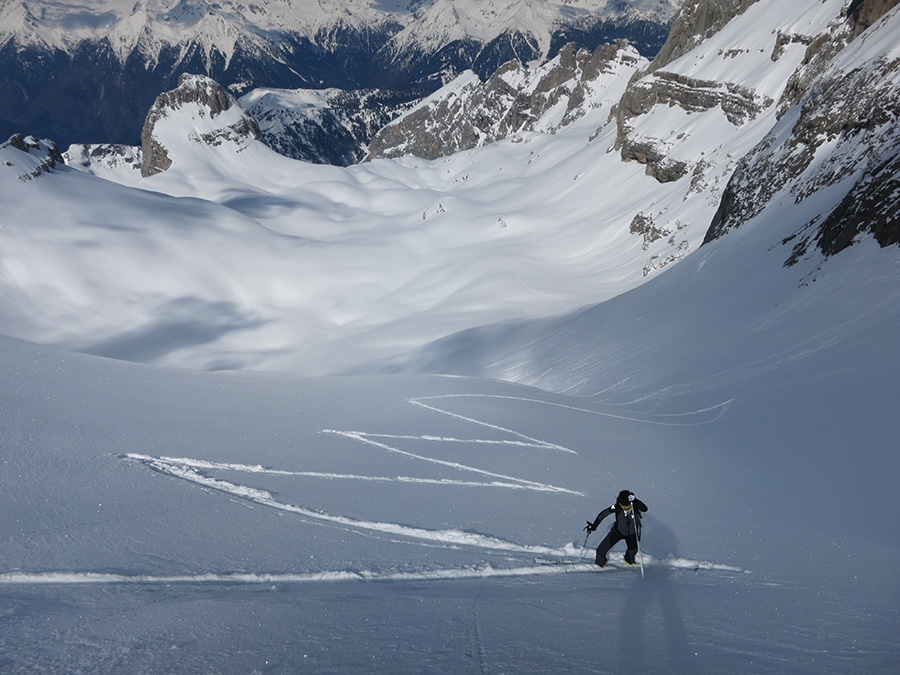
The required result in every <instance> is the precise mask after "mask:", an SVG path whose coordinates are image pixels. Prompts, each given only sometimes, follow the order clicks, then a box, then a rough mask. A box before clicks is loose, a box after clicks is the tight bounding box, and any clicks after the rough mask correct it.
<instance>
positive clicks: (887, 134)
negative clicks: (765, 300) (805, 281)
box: [707, 8, 900, 264]
mask: <svg viewBox="0 0 900 675" xmlns="http://www.w3.org/2000/svg"><path fill="white" fill-rule="evenodd" d="M851 31H852V26H851V25H850V23H849V22H846V21H842V22H841V24H840V25H839V26H837V27H836V30H835V31H834V34H835V38H836V39H837V40H840V39H841V38H845V37H846V35H847V34H849V33H851ZM898 33H900V8H895V9H894V10H893V11H891V12H889V13H888V14H887V15H885V16H884V17H883V18H882V19H881V20H880V21H879V22H878V23H877V24H876V25H874V26H872V27H871V28H869V30H868V31H867V32H864V33H862V34H861V35H860V36H859V37H856V38H855V39H854V40H853V41H852V42H850V43H849V44H848V45H847V46H846V47H843V49H842V50H841V51H839V53H838V54H837V55H836V56H834V57H833V59H832V60H831V63H830V67H828V68H826V69H825V70H824V72H822V73H821V75H820V76H819V77H818V78H817V80H816V81H815V83H814V84H812V86H811V88H810V90H809V91H808V92H807V93H806V95H805V96H803V98H801V100H800V101H799V103H797V104H796V105H794V106H793V107H792V108H790V109H789V110H787V111H786V112H785V114H784V116H783V118H782V119H781V120H780V121H779V123H778V124H777V125H776V126H775V127H774V128H773V129H772V131H771V132H770V133H769V134H767V136H766V137H765V138H764V139H763V140H762V142H761V143H760V144H759V145H758V146H757V147H755V148H754V149H753V151H752V152H750V153H749V154H748V155H747V156H746V157H745V158H744V159H743V160H742V161H741V164H740V166H739V167H738V170H737V171H736V172H735V175H734V176H733V178H732V180H731V182H730V183H729V185H728V189H727V190H726V192H725V195H724V198H723V201H722V205H721V206H720V208H719V210H718V212H717V214H716V218H715V220H714V222H713V225H712V227H711V228H710V231H709V234H708V235H707V239H708V240H712V239H714V238H716V237H720V236H722V235H724V234H725V233H726V232H728V231H729V230H731V229H734V228H736V227H740V226H743V225H744V224H745V223H747V222H748V221H751V220H753V219H754V218H755V217H756V216H758V215H759V214H760V213H762V212H763V211H764V210H766V209H770V208H775V207H777V206H779V205H781V204H790V203H793V204H794V205H796V206H795V207H794V208H793V210H794V211H795V212H796V213H797V214H798V216H797V217H798V218H800V219H801V220H800V221H799V222H797V223H796V225H797V229H796V230H795V231H794V232H793V233H792V234H791V235H790V240H791V241H792V242H793V244H794V249H793V252H792V254H791V256H790V258H789V262H790V263H792V264H793V263H796V262H797V260H798V259H799V258H800V257H802V256H805V255H807V254H808V252H809V249H810V247H811V246H813V245H815V246H817V247H818V248H820V249H821V250H822V251H823V252H824V253H826V254H834V253H838V252H840V251H841V250H843V249H844V248H846V247H847V246H850V245H852V243H853V242H854V241H855V240H856V238H857V237H858V236H859V235H860V234H861V233H863V232H872V233H874V234H875V236H876V238H877V239H878V241H879V243H881V245H883V246H888V245H891V244H895V243H897V242H898V241H900V230H898V226H897V222H896V215H897V208H898V204H897V200H896V194H897V189H898V184H897V178H896V168H897V166H898V165H900V130H898V125H897V110H898V109H900V82H898V78H897V71H898V68H900V48H898V46H897V43H896V41H895V39H894V38H895V36H896V35H897V34H898ZM841 44H843V43H841ZM847 92H853V95H852V96H847ZM825 195H827V197H825ZM823 199H824V200H826V201H823ZM807 200H812V201H814V202H816V203H817V206H816V207H815V209H814V211H813V212H812V214H810V213H809V212H808V211H806V210H804V203H805V202H806V201H807Z"/></svg>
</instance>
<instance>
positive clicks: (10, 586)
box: [0, 2, 900, 675]
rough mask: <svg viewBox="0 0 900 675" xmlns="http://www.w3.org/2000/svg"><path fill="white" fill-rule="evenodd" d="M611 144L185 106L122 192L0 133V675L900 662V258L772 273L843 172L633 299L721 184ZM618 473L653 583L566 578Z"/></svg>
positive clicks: (732, 668) (867, 668) (703, 217)
mask: <svg viewBox="0 0 900 675" xmlns="http://www.w3.org/2000/svg"><path fill="white" fill-rule="evenodd" d="M813 4H815V8H816V9H818V8H819V6H820V3H818V2H815V3H809V7H812V6H813ZM748 12H749V10H748ZM774 16H776V18H778V20H779V21H782V19H784V18H785V17H784V16H782V15H774ZM817 16H818V15H817ZM745 25H746V24H745ZM884 25H888V24H884ZM760 30H762V29H760ZM765 30H768V27H767V28H766V29H765ZM763 32H765V31H763ZM869 35H870V36H871V35H877V33H870V34H869ZM876 42H877V41H876V40H872V39H871V37H870V38H869V40H868V42H867V43H866V44H867V45H868V46H869V47H871V48H872V49H874V44H875V43H876ZM890 44H891V43H889V42H885V43H882V45H883V48H891V47H890ZM893 44H896V43H893ZM885 45H886V46H885ZM695 56H696V55H695ZM796 56H797V55H796V54H794V55H793V57H796ZM793 57H792V58H793ZM686 58H688V61H690V59H691V58H692V57H691V55H690V54H689V55H687V57H686ZM783 58H784V57H783ZM850 58H851V57H850V56H849V55H848V56H847V59H848V61H847V62H848V63H855V62H853V61H850V60H849V59H850ZM691 62H692V61H691ZM770 62H771V61H770ZM675 63H676V64H678V63H679V62H675ZM680 63H681V65H684V63H687V61H681V62H680ZM771 63H774V64H775V65H774V66H773V67H775V68H781V67H782V65H781V64H779V63H777V62H771ZM679 67H680V66H679ZM753 72H754V73H755V76H756V75H758V73H756V71H755V70H754V71H753ZM757 81H760V80H759V78H757ZM662 112H664V108H661V109H660V110H653V111H652V112H651V113H650V114H651V115H653V118H652V121H653V124H657V123H658V122H659V120H660V115H661V113H662ZM671 112H672V114H673V118H672V119H673V120H679V119H680V120H682V121H683V120H689V121H694V120H701V119H708V117H701V116H700V115H701V113H695V115H696V116H689V115H686V114H685V113H684V111H683V109H681V108H679V107H678V106H673V107H672V109H671ZM708 112H709V111H708ZM761 114H762V115H770V114H771V115H772V116H773V117H774V113H773V112H772V111H769V110H768V109H767V110H766V111H763V113H761ZM702 115H704V116H706V115H707V113H702ZM710 115H713V116H715V115H721V113H720V112H718V111H717V110H716V109H713V110H712V112H711V113H710ZM722 117H724V115H722ZM785 119H786V120H789V119H790V118H785ZM229 120H231V117H228V118H227V119H226V120H224V121H229ZM635 120H636V121H635V129H637V127H638V125H639V123H641V122H643V121H645V120H642V119H640V118H635ZM220 121H221V120H220ZM719 122H720V123H721V126H720V127H713V128H716V129H728V128H729V127H728V126H726V125H728V124H731V123H730V122H728V121H727V120H726V121H722V120H721V119H720V120H719ZM166 124H170V126H169V127H168V128H166ZM698 124H699V122H698ZM596 125H597V121H596V120H590V119H585V120H584V121H581V120H580V121H578V122H575V123H574V124H572V125H570V127H567V130H566V131H565V132H560V133H559V134H557V135H556V136H555V137H553V138H552V139H548V138H545V137H542V136H539V135H529V136H523V137H522V138H521V142H518V143H515V142H508V143H501V144H498V145H496V146H492V147H488V148H483V149H480V150H478V151H473V152H471V153H466V154H463V155H457V156H454V157H451V158H448V159H446V160H441V161H436V162H421V161H418V160H412V159H407V160H402V161H379V162H373V163H371V164H369V165H366V166H364V167H357V168H354V169H352V170H345V169H338V168H335V167H311V166H307V165H301V164H298V163H296V162H291V161H289V160H287V159H285V158H281V157H279V156H277V155H275V154H274V153H271V152H269V151H267V150H266V149H265V148H264V147H263V146H261V145H260V144H258V143H256V142H253V141H250V140H247V139H246V138H243V139H241V138H223V139H222V140H221V142H220V143H219V144H218V145H215V146H210V145H208V144H207V145H203V144H200V143H198V142H197V141H196V140H195V139H196V138H200V137H201V136H202V135H203V134H209V133H212V132H215V131H217V129H218V126H219V125H218V123H217V122H216V121H215V120H212V119H210V118H209V116H204V114H203V111H202V110H196V111H193V113H192V114H191V115H187V116H184V117H181V118H174V117H173V118H170V119H167V120H166V122H164V123H163V124H162V126H161V127H160V130H159V133H160V134H161V137H160V138H161V140H163V141H165V142H166V144H167V145H166V147H167V149H168V150H169V151H170V153H171V156H172V159H173V168H172V169H171V170H169V171H166V172H165V173H162V174H158V175H156V176H153V177H151V178H148V179H144V180H142V181H141V182H140V187H139V188H134V187H127V186H124V185H118V184H116V183H113V182H110V181H104V180H102V179H100V178H98V177H96V176H92V175H88V174H85V173H81V172H78V171H75V170H73V169H70V168H67V167H64V166H60V165H59V159H57V157H56V156H55V155H53V154H52V153H51V152H50V148H49V146H47V145H46V144H43V143H40V142H38V141H36V140H28V139H18V140H17V141H16V143H15V145H5V146H4V147H2V148H0V204H2V206H3V211H2V216H0V256H2V257H0V262H2V267H0V282H2V286H0V320H2V324H0V325H2V328H0V333H3V334H4V335H2V336H0V467H2V471H0V512H2V513H3V515H4V517H3V518H2V519H0V541H2V542H3V545H2V546H0V671H2V672H3V673H13V674H19V673H34V672H51V673H58V672H91V673H116V674H120V673H129V674H130V673H159V672H179V673H220V672H224V673H230V672H234V673H253V672H272V673H296V672H323V673H358V672H371V673H423V672H435V673H446V672H453V673H468V672H472V673H485V672H519V673H546V672H553V671H557V670H565V671H567V672H600V673H619V672H622V671H629V672H635V673H659V672H678V673H710V672H730V673H810V674H812V673H816V674H821V673H841V674H845V673H860V674H866V675H869V674H871V673H893V672H895V671H896V664H897V662H898V656H900V640H898V637H897V636H898V635H900V630H898V629H900V625H898V618H897V611H896V607H897V605H898V601H900V584H898V582H897V575H896V570H897V567H898V564H900V532H898V530H897V528H896V522H897V520H898V517H900V498H898V496H897V490H896V477H897V475H898V469H900V466H898V455H897V452H896V438H897V436H898V431H900V428H898V426H900V423H898V421H897V415H896V408H897V391H898V390H897V386H896V383H897V381H898V377H900V360H898V358H897V354H896V344H897V343H898V338H900V309H898V308H900V302H898V301H900V297H898V293H900V290H898V289H900V283H898V282H900V278H898V277H900V255H898V249H897V247H896V246H889V247H887V248H880V247H878V246H877V245H876V243H875V241H874V239H873V238H872V237H871V236H869V235H865V234H864V235H862V236H861V237H860V238H859V239H858V241H857V243H856V244H855V245H854V246H852V247H850V248H848V249H846V250H844V251H842V252H841V253H839V254H837V255H835V256H832V257H829V258H824V257H823V256H822V255H821V253H817V251H816V250H815V249H812V250H810V251H809V254H808V255H806V256H803V257H802V258H801V259H800V260H799V261H798V262H797V263H796V264H795V265H793V266H787V267H786V266H785V265H784V262H785V260H786V258H787V257H788V255H789V254H790V249H791V246H792V244H791V243H790V241H789V238H790V236H791V235H792V234H794V233H796V232H797V230H798V228H802V227H803V226H804V224H805V223H807V222H809V221H810V219H811V218H814V217H815V216H816V215H817V214H821V213H822V212H823V210H824V209H826V208H828V207H830V206H832V205H833V204H834V203H835V202H836V201H839V199H840V198H841V195H842V194H843V192H844V191H846V186H845V185H844V184H834V185H829V186H827V187H824V188H822V189H821V190H819V191H818V192H815V193H812V194H810V195H806V197H805V198H804V199H802V200H799V201H798V200H796V199H793V198H792V196H791V194H790V192H789V190H785V191H783V192H781V193H779V194H778V195H777V198H775V199H773V200H772V201H771V202H770V203H768V204H767V206H766V208H764V209H762V210H761V211H760V212H759V213H758V214H757V215H756V216H755V217H754V218H753V219H752V220H750V221H748V222H746V223H744V224H742V225H741V226H740V227H737V228H735V229H733V230H732V231H731V232H729V233H728V234H727V235H726V236H724V237H722V238H720V239H717V240H715V241H712V242H711V243H709V244H707V245H705V246H704V247H702V248H700V249H699V250H697V251H696V252H694V253H692V254H691V255H690V256H688V257H686V258H685V259H683V260H682V261H681V262H679V263H678V264H677V265H673V266H669V267H667V269H666V270H665V272H664V273H662V274H655V273H651V274H650V275H649V276H648V277H646V278H645V277H644V276H643V274H642V266H643V262H644V256H649V255H653V254H655V253H657V252H659V251H661V250H663V249H662V248H652V246H664V245H665V243H664V242H663V243H662V244H653V243H652V242H651V248H649V249H648V250H646V251H645V250H642V242H641V237H640V236H635V235H634V234H630V233H628V231H627V223H628V222H629V220H630V219H631V218H632V217H633V214H634V213H635V212H636V211H638V210H640V209H642V208H647V207H646V204H647V203H648V202H647V200H651V201H653V203H654V204H655V206H654V208H659V209H660V210H662V209H666V212H667V213H676V212H678V210H679V209H682V213H683V214H685V217H686V215H687V214H692V217H691V223H692V225H691V228H690V229H689V230H688V234H687V235H685V236H688V235H689V236H690V237H691V241H697V240H696V239H694V237H702V235H703V228H702V226H700V225H697V224H695V223H703V222H704V221H705V222H706V223H708V222H709V218H708V217H707V216H711V211H712V210H714V209H715V200H714V199H713V197H714V196H715V194H716V192H715V191H713V188H711V187H710V188H709V191H706V192H704V191H702V190H701V191H700V192H699V193H697V192H695V191H694V190H696V185H695V184H694V183H693V182H692V180H691V178H690V177H685V178H683V179H681V180H680V181H674V182H671V183H659V182H658V181H656V180H655V179H654V178H652V177H650V176H647V175H646V174H645V172H644V166H643V165H642V164H638V163H623V162H621V160H620V157H619V155H618V153H615V152H607V150H608V149H609V148H611V147H612V146H613V144H614V142H615V133H616V130H615V129H614V128H613V126H604V127H603V128H602V130H601V131H600V133H599V135H597V136H596V137H595V138H594V140H593V141H590V142H588V138H589V136H590V135H591V134H592V133H593V132H594V131H595V130H596V128H597V126H596ZM773 125H774V119H773ZM651 126H652V125H649V126H648V127H647V128H648V129H649V128H651ZM762 126H763V125H761V124H759V125H754V124H750V125H748V126H746V127H744V128H743V129H742V132H743V133H745V134H746V136H745V137H742V136H741V133H738V132H734V135H732V136H729V137H728V138H727V139H725V140H724V141H723V140H722V137H716V136H714V135H713V134H712V132H710V136H709V142H710V144H711V146H712V149H715V148H718V147H719V146H718V145H715V144H716V143H721V144H722V149H720V150H718V151H721V152H724V153H726V154H724V155H722V156H721V157H722V158H723V159H724V158H726V157H727V153H728V152H738V151H739V150H741V148H745V147H748V146H747V145H744V144H755V143H756V141H758V140H759V138H760V137H761V135H762V133H763V129H762V128H761V127H762ZM659 128H662V126H660V127H659ZM685 128H686V127H685ZM576 132H577V133H576ZM703 138H704V136H703V134H702V133H700V132H699V131H697V132H695V133H694V134H693V135H692V139H691V142H692V143H699V142H700V141H701V140H702V139H703ZM717 139H718V140H717ZM23 148H24V149H23ZM711 151H712V150H710V152H711ZM825 151H827V148H826V149H825ZM825 151H823V152H825ZM532 152H533V153H534V154H531V153H532ZM820 158H824V155H822V156H821V157H820ZM817 166H818V164H816V165H815V166H814V167H813V170H815V169H816V168H817ZM613 169H614V170H613ZM727 173H728V172H725V173H723V174H722V176H723V177H724V176H727ZM711 175H714V174H711ZM613 176H614V177H615V180H612V178H611V177H613ZM800 178H801V179H802V176H801V177H800ZM701 182H702V181H701ZM691 186H693V188H692V187H691ZM704 190H706V188H704ZM86 195H88V196H89V199H87V198H86ZM598 214H600V215H599V216H598ZM601 221H602V222H601ZM623 223H625V224H626V227H624V228H623V227H622V225H623ZM645 280H646V281H647V283H641V282H643V281H645ZM549 296H553V297H549ZM604 298H608V299H607V301H606V302H603V303H601V304H598V302H599V300H602V299H604ZM579 304H583V305H584V308H583V309H581V311H578V312H576V313H568V314H565V315H560V314H559V313H560V312H563V311H564V310H565V309H567V308H568V309H571V308H574V307H577V306H578V305H579ZM523 308H524V309H523ZM526 310H527V311H526ZM485 317H490V319H489V320H486V319H485ZM526 317H530V318H531V319H532V320H529V321H525V320H523V319H524V318H526ZM534 317H539V318H537V319H535V318H534ZM541 317H542V318H541ZM504 318H516V319H520V320H519V321H516V322H502V321H501V322H500V323H496V321H497V320H502V319H504ZM465 326H478V328H477V329H474V330H470V331H467V332H463V333H459V334H457V335H454V336H452V337H450V338H448V339H446V340H444V341H442V342H437V343H435V344H431V345H429V346H428V347H427V348H426V349H414V348H417V347H421V345H423V344H426V343H427V342H429V340H431V338H432V336H441V335H446V334H447V333H450V332H452V331H453V330H455V329H456V328H457V327H465ZM20 338H25V339H24V340H23V339H20ZM38 342H41V343H44V344H43V345H39V344H37V343H38ZM54 344H55V345H58V346H52V345H54ZM59 345H62V346H64V347H66V349H63V348H59ZM71 348H80V349H83V350H84V351H91V352H95V353H96V354H104V355H107V356H114V357H119V359H121V358H129V359H133V360H141V361H145V362H147V363H129V362H126V361H123V360H114V359H108V358H101V357H100V356H97V355H90V354H85V353H77V352H74V351H71V350H70V349H71ZM376 357H377V358H381V359H386V361H382V362H381V363H380V364H379V369H380V370H382V371H384V370H385V369H387V368H388V367H390V368H394V369H398V370H399V369H401V368H406V369H409V370H415V369H419V370H430V371H432V372H434V371H443V372H446V373H452V374H455V375H456V376H453V377H451V376H439V375H435V374H416V373H411V372H407V373H405V374H400V373H398V374H394V375H389V376H388V375H372V376H365V375H362V374H360V370H361V368H360V365H361V364H365V363H368V362H369V361H370V360H371V359H373V358H376ZM386 363H387V364H389V365H386ZM171 365H180V366H184V367H182V368H177V369H176V368H171V367H169V366H171ZM248 365H264V366H266V367H267V368H270V369H271V370H275V369H278V370H280V371H281V372H262V371H255V372H254V371H251V370H250V369H247V368H246V366H248ZM288 366H291V367H293V368H296V369H297V370H296V371H294V372H291V369H290V368H288ZM227 367H232V368H235V367H244V368H245V369H244V370H238V371H233V372H211V369H214V368H227ZM203 368H206V370H203ZM341 369H348V370H355V371H356V374H355V375H354V376H349V377H303V376H301V375H299V374H296V373H297V371H299V370H302V371H305V372H316V371H321V372H335V371H339V370H341ZM503 380H506V381H503ZM623 488H628V489H631V490H633V491H635V492H636V493H637V494H638V496H640V497H641V498H642V499H643V500H644V501H646V502H647V504H648V505H649V507H650V511H649V512H648V514H647V521H646V528H645V531H644V537H643V540H642V553H643V556H642V560H643V563H644V569H643V575H642V574H641V570H640V569H636V568H625V567H623V566H622V565H621V553H622V550H621V546H620V547H618V548H617V549H616V550H615V555H614V556H613V558H612V561H611V562H612V566H611V568H610V569H606V570H602V571H600V570H598V569H596V568H594V567H593V566H592V565H591V564H590V554H591V551H590V550H588V551H587V552H586V553H585V555H584V556H583V557H582V545H583V543H584V542H585V538H584V537H585V535H584V532H583V530H582V527H583V524H584V522H585V520H587V519H589V518H592V517H593V516H594V515H596V513H597V512H598V511H599V510H601V509H602V508H604V507H606V506H608V505H609V503H610V501H611V500H612V499H613V498H614V496H615V494H616V493H617V492H618V491H619V490H620V489H623ZM604 527H605V524H604ZM598 540H599V535H596V534H595V535H592V536H591V537H590V539H588V541H587V543H588V548H589V549H590V547H592V546H595V545H596V544H597V543H598ZM535 556H551V557H559V558H561V559H565V560H568V561H570V562H573V563H578V564H573V565H558V566H544V565H536V564H534V561H533V559H534V557H535ZM584 559H586V562H584V563H582V562H580V561H581V560H584Z"/></svg>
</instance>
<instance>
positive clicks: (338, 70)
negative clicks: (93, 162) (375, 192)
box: [0, 0, 677, 145]
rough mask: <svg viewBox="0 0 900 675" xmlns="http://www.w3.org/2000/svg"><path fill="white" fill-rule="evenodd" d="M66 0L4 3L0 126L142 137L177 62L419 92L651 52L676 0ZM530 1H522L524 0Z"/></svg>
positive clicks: (223, 78) (225, 78)
mask: <svg viewBox="0 0 900 675" xmlns="http://www.w3.org/2000/svg"><path fill="white" fill-rule="evenodd" d="M379 4H383V3H357V2H351V1H350V0H335V1H333V2H330V3H327V4H326V3H321V4H320V3H318V2H316V1H314V0H272V2H267V3H265V5H264V6H263V5H255V4H250V5H247V4H244V3H241V2H238V1H237V0H221V1H220V2H212V1H211V0H183V1H182V2H173V1H170V0H146V1H140V2H132V1H131V0H127V1H126V0H102V1H101V2H97V3H93V5H94V6H92V9H91V12H90V13H88V12H85V11H84V8H83V6H82V5H81V4H80V3H75V2H71V0H64V1H63V2H58V3H51V2H47V1H46V0H28V2H26V1H25V0H9V1H7V2H4V3H2V4H0V136H2V137H4V138H5V137H8V136H10V135H11V134H13V133H19V132H22V133H33V134H36V135H38V136H41V137H49V138H53V139H54V140H55V141H56V142H57V143H59V144H60V145H68V144H70V143H122V144H129V145H133V144H135V143H136V142H137V140H138V137H139V134H140V131H141V125H142V123H143V119H144V116H145V114H146V111H147V109H148V108H149V106H150V105H151V104H152V103H153V100H154V98H155V96H156V95H157V94H158V93H159V92H160V91H165V90H168V89H172V88H174V87H175V86H176V85H177V81H178V78H179V76H180V75H181V74H183V73H197V74H204V75H207V76H209V77H212V78H213V79H215V80H216V81H218V82H219V83H221V84H222V85H223V86H224V87H225V88H226V89H227V90H229V91H230V92H231V93H232V94H235V95H240V94H242V93H246V92H248V91H250V90H252V89H257V88H261V87H268V88H280V89H285V88H287V89H295V88H304V89H327V88H338V89H344V90H357V89H382V90H389V91H391V92H395V93H393V94H392V95H391V98H392V99H397V98H402V99H405V100H413V99H417V98H420V97H421V96H423V95H425V94H427V93H430V92H432V91H434V90H436V89H437V88H439V87H440V86H441V85H443V84H444V83H446V82H447V81H449V80H450V79H452V78H453V77H455V76H456V75H457V74H458V73H460V72H462V71H464V70H466V69H472V70H474V71H475V72H476V73H478V74H480V75H481V76H482V77H488V76H489V75H490V74H491V73H493V72H494V71H495V70H496V69H497V68H498V67H499V66H500V65H502V64H503V63H505V62H507V61H509V60H510V59H513V58H518V59H521V60H522V61H523V62H527V61H533V60H545V59H547V58H550V57H552V56H553V55H555V54H556V53H557V52H558V51H559V50H560V49H561V48H562V47H563V46H564V45H566V44H568V43H570V42H575V43H577V44H578V45H579V46H581V47H584V48H587V49H591V50H592V49H594V48H596V47H597V46H598V45H600V44H603V43H607V42H611V41H615V40H617V39H628V40H629V41H630V42H631V43H632V44H634V45H635V46H636V48H637V49H638V50H639V51H640V52H641V53H643V54H645V55H647V56H652V55H653V54H654V53H656V51H657V50H658V49H659V47H660V46H661V45H662V43H663V41H664V40H665V36H666V34H667V32H668V25H669V22H670V21H671V19H672V16H673V14H674V12H675V10H676V8H677V2H676V0H631V1H629V2H623V1H613V2H608V1H607V0H577V1H576V2H572V3H567V4H566V6H556V5H550V4H549V3H543V2H536V1H532V0H529V1H528V2H525V3H516V2H512V1H511V0H497V1H495V2H491V3H487V4H484V3H474V2H471V1H470V0H429V1H426V2H421V1H418V2H408V3H403V2H398V3H393V4H392V6H391V7H390V8H388V9H380V8H379ZM523 5H524V7H523Z"/></svg>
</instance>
